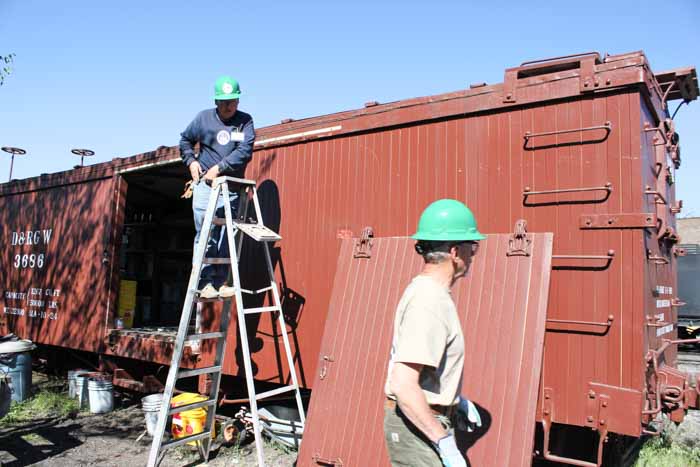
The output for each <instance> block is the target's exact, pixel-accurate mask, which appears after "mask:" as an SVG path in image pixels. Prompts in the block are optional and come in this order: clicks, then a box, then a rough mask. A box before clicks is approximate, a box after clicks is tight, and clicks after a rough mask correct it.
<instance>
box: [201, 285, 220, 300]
mask: <svg viewBox="0 0 700 467" xmlns="http://www.w3.org/2000/svg"><path fill="white" fill-rule="evenodd" d="M199 298H209V299H211V298H219V291H218V290H216V289H215V288H214V286H213V285H211V282H210V283H208V284H207V285H205V286H204V287H202V288H201V289H199Z"/></svg>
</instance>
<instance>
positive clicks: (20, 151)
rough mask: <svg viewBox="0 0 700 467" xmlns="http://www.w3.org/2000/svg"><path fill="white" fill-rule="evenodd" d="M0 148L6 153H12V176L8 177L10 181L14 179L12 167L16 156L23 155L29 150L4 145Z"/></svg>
mask: <svg viewBox="0 0 700 467" xmlns="http://www.w3.org/2000/svg"><path fill="white" fill-rule="evenodd" d="M0 149H2V150H3V151H5V152H6V153H8V154H11V155H12V161H11V162H10V178H8V179H7V181H8V182H9V181H12V168H13V167H14V165H15V156H23V155H24V154H26V153H27V151H25V150H24V149H22V148H14V147H12V146H3V147H2V148H0Z"/></svg>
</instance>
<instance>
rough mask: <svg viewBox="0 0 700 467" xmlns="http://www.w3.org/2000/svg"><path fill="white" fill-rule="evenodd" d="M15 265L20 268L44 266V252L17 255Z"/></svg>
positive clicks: (39, 267)
mask: <svg viewBox="0 0 700 467" xmlns="http://www.w3.org/2000/svg"><path fill="white" fill-rule="evenodd" d="M14 266H15V268H18V269H19V268H22V269H26V268H30V269H35V268H38V269H41V268H43V267H44V253H40V254H38V255H34V254H31V255H15V262H14Z"/></svg>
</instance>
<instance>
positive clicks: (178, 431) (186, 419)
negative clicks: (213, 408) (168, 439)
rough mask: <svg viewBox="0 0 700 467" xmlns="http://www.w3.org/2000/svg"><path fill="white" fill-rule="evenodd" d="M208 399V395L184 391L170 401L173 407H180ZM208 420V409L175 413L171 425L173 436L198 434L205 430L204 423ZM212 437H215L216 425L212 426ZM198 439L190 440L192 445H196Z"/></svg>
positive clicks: (180, 436) (176, 437)
mask: <svg viewBox="0 0 700 467" xmlns="http://www.w3.org/2000/svg"><path fill="white" fill-rule="evenodd" d="M205 400H207V397H206V396H203V395H201V394H195V393H192V392H184V393H182V394H180V395H177V396H175V397H173V398H172V400H171V402H170V406H171V407H173V408H174V407H180V406H183V405H187V404H194V403H195V402H202V401H205ZM206 421H207V409H205V408H198V409H191V410H185V411H184V412H180V413H176V414H173V422H172V425H171V427H170V431H171V433H172V434H173V438H175V439H178V438H184V437H186V436H191V435H196V434H197V433H201V432H202V431H204V424H205V422H206ZM211 437H212V438H214V437H215V433H214V427H212V432H211ZM197 443H198V441H190V442H189V443H187V444H189V445H190V446H196V445H197Z"/></svg>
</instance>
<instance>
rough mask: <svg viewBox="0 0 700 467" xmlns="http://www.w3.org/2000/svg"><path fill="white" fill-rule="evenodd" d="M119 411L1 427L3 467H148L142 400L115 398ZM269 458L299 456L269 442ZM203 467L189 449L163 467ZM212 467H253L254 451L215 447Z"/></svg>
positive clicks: (42, 386) (278, 461) (41, 383)
mask: <svg viewBox="0 0 700 467" xmlns="http://www.w3.org/2000/svg"><path fill="white" fill-rule="evenodd" d="M34 379H35V387H34V392H35V393H36V394H41V393H42V391H46V390H47V387H49V386H50V387H51V388H52V389H51V390H55V389H56V385H57V383H56V380H55V379H51V380H49V379H47V378H46V377H43V376H41V375H38V376H37V375H36V373H35V375H34ZM60 384H63V382H61V383H60ZM61 389H62V388H61ZM66 392H67V390H66ZM115 407H116V408H115V410H114V411H113V412H110V413H107V414H99V415H98V414H90V413H87V412H80V413H75V412H73V413H70V414H68V415H65V414H61V415H51V414H44V416H41V417H37V418H34V419H32V420H25V421H20V422H16V423H15V422H13V423H2V424H0V465H2V466H3V467H19V466H29V465H37V466H114V467H117V466H119V467H130V466H134V467H136V466H138V467H142V466H144V465H145V464H146V460H147V458H148V451H149V449H150V446H151V441H152V440H151V438H150V437H149V436H148V435H146V436H143V437H141V439H139V437H140V436H141V435H142V433H143V432H144V430H145V421H144V416H143V412H142V411H141V408H140V405H139V404H138V398H132V397H130V396H129V395H128V394H121V393H118V392H117V393H116V394H115ZM0 422H1V421H0ZM137 440H138V441H137ZM265 458H266V465H269V466H285V467H286V466H291V465H293V464H294V461H295V460H296V452H294V451H289V450H286V449H283V448H281V447H280V446H278V445H276V444H272V443H270V442H266V445H265ZM199 463H200V461H199V456H198V454H197V453H196V452H193V451H191V450H190V449H189V447H178V448H175V449H172V450H170V451H169V452H168V454H167V455H166V457H165V459H164V461H163V462H162V463H161V465H162V466H163V467H176V466H194V465H198V464H199ZM208 465H211V466H224V465H227V466H228V465H240V466H254V465H256V461H255V445H254V443H253V444H244V445H243V446H240V447H226V446H223V447H221V446H220V442H218V441H217V442H215V443H214V444H213V449H212V453H211V455H210V461H209V464H208Z"/></svg>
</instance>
